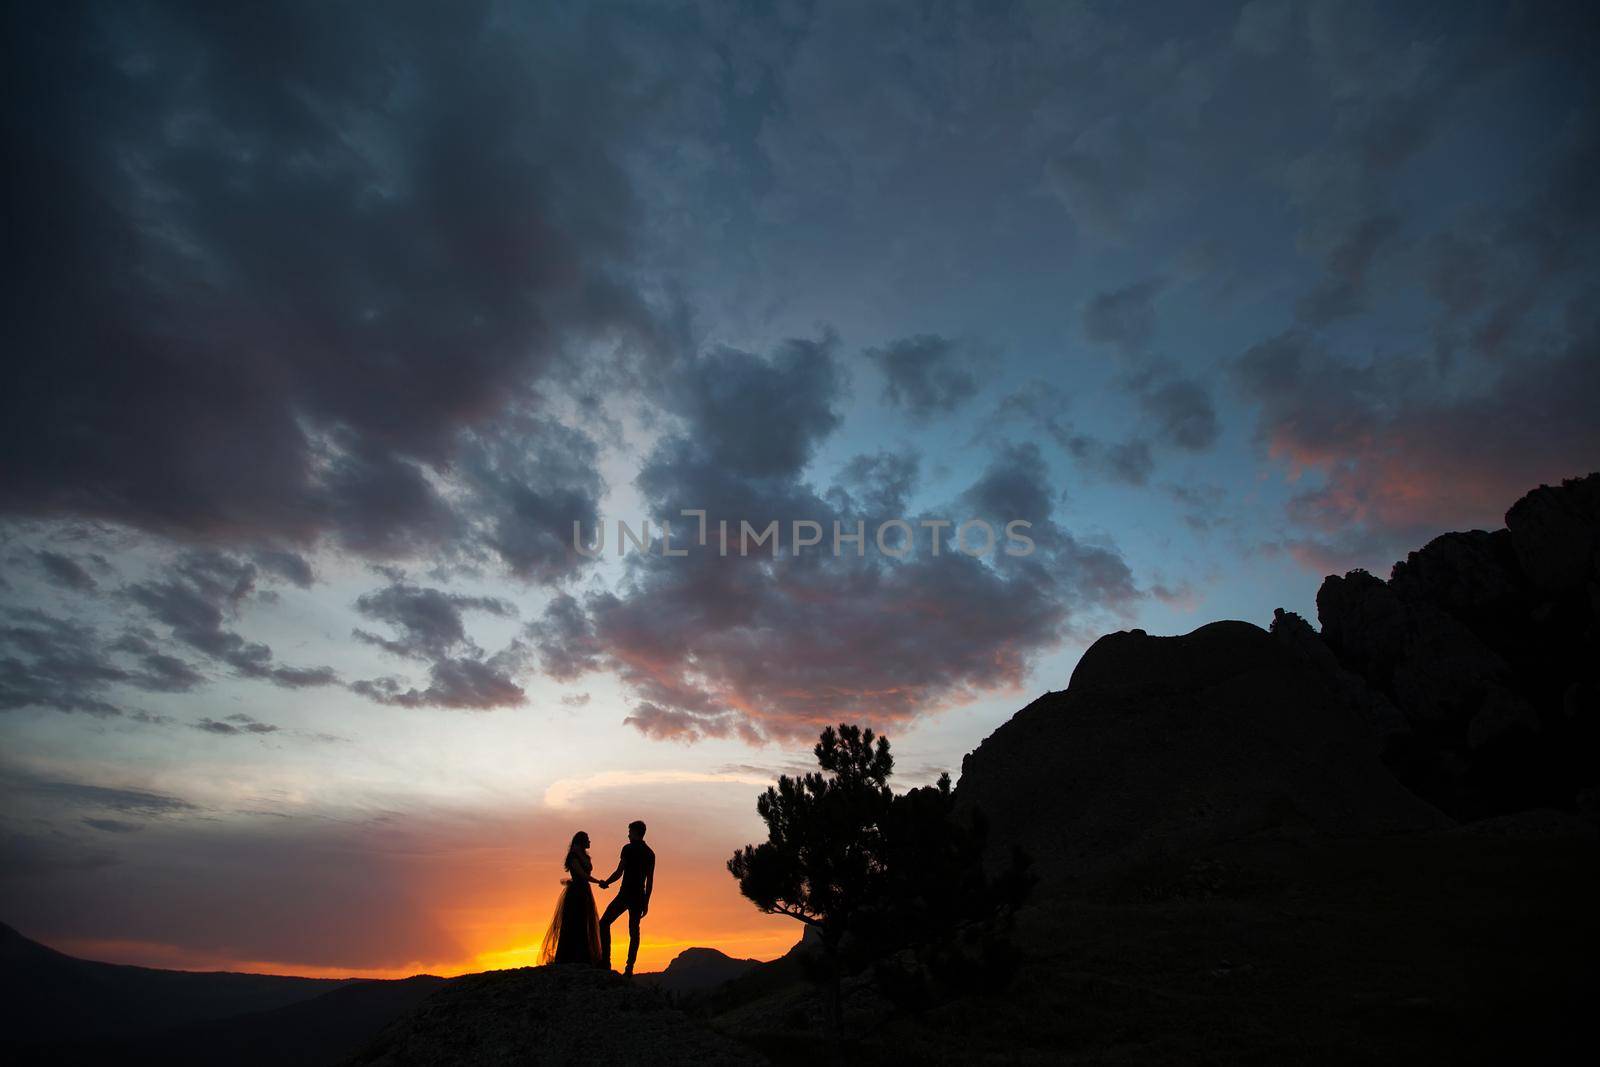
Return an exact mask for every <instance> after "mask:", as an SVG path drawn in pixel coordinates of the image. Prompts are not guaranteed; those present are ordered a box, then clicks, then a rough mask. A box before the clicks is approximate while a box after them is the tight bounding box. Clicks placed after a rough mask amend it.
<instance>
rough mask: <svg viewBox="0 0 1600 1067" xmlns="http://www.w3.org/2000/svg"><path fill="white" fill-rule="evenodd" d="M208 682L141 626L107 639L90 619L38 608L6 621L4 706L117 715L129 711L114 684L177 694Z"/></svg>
mask: <svg viewBox="0 0 1600 1067" xmlns="http://www.w3.org/2000/svg"><path fill="white" fill-rule="evenodd" d="M202 680H203V679H202V676H201V675H200V674H199V673H198V672H197V671H195V670H194V668H192V667H191V666H189V664H187V663H185V662H184V661H183V660H181V659H178V658H177V657H175V656H171V655H168V654H166V653H163V652H160V651H158V650H157V649H156V648H155V647H154V646H152V645H151V644H149V643H148V642H147V641H146V640H144V638H143V637H141V636H140V635H139V634H137V633H135V632H129V633H125V634H124V635H122V636H121V637H120V638H118V639H116V640H113V641H108V640H106V639H105V638H104V636H103V635H102V634H101V633H100V631H99V630H98V629H97V628H95V627H93V626H91V625H89V624H87V623H83V622H78V621H75V620H72V619H64V618H58V617H56V616H53V615H50V614H47V613H45V612H42V611H39V610H37V609H23V610H19V611H13V612H12V613H11V614H10V616H9V617H8V618H7V620H6V621H5V622H4V623H3V624H0V711H10V710H13V709H16V708H24V707H41V708H54V709H56V710H59V711H81V712H87V713H89V714H91V715H105V716H115V715H121V714H123V712H124V711H125V710H126V709H124V708H123V707H122V706H121V705H120V704H119V703H117V702H116V701H115V700H114V699H113V696H112V694H110V693H109V692H108V690H109V689H110V688H111V687H112V686H118V685H121V686H129V687H132V688H134V689H141V690H144V691H146V692H152V693H175V692H183V691H186V690H189V689H192V688H194V686H196V685H198V684H199V683H200V682H201V681H202Z"/></svg>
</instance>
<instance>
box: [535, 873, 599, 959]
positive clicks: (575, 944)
mask: <svg viewBox="0 0 1600 1067" xmlns="http://www.w3.org/2000/svg"><path fill="white" fill-rule="evenodd" d="M566 868H567V871H568V872H569V873H570V874H571V875H572V877H571V878H568V879H564V880H563V881H562V883H561V884H562V886H564V887H565V888H563V889H562V890H561V896H560V897H559V898H557V900H556V913H555V916H554V917H553V918H552V919H551V920H550V929H549V930H547V931H546V932H545V935H544V947H543V948H542V949H540V951H539V963H540V964H541V965H542V964H546V963H589V964H595V965H597V966H598V965H599V964H600V963H601V962H602V961H601V956H600V920H599V919H598V918H597V917H596V916H595V912H594V891H593V890H592V889H590V888H589V872H590V871H591V870H592V869H593V865H592V864H591V863H590V861H589V857H588V856H587V855H585V854H584V853H582V852H572V853H569V854H568V856H567V862H566Z"/></svg>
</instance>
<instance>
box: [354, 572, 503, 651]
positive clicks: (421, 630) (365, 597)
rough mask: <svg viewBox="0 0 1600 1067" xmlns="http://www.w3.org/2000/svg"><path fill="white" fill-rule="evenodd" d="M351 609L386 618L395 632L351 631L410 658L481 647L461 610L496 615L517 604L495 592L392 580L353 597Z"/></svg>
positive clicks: (371, 617) (384, 620)
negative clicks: (392, 634)
mask: <svg viewBox="0 0 1600 1067" xmlns="http://www.w3.org/2000/svg"><path fill="white" fill-rule="evenodd" d="M356 610H357V611H358V612H360V613H361V614H362V615H365V616H366V617H367V618H369V619H374V620H376V621H379V622H386V623H388V624H389V625H390V626H392V627H394V629H396V630H398V631H399V634H400V636H399V637H396V638H392V639H391V638H386V637H381V636H379V635H377V634H372V633H368V632H367V631H365V630H356V631H354V635H355V636H356V637H358V638H360V639H361V640H363V641H366V642H368V643H369V644H374V645H377V646H378V647H380V648H383V649H386V650H387V651H389V652H393V653H394V654H395V655H397V656H405V657H408V658H411V659H421V660H430V659H439V658H441V657H444V656H448V655H451V654H452V653H455V652H458V651H468V652H474V653H477V652H481V651H482V650H481V649H479V648H478V646H477V645H476V644H475V643H474V642H473V641H472V638H470V637H469V636H468V635H467V627H466V622H465V621H464V620H463V618H462V612H464V611H482V612H487V613H488V614H490V615H497V616H501V617H509V616H513V615H515V614H516V613H517V609H516V607H515V606H514V605H512V604H511V603H510V602H509V601H506V600H501V599H499V598H498V597H486V596H467V595H464V594H462V593H447V592H445V591H444V590H442V589H426V588H422V587H419V586H414V585H408V584H405V583H403V582H397V583H395V584H393V585H389V586H386V587H384V588H383V589H380V590H378V591H377V592H375V593H364V594H362V595H361V596H360V597H359V598H358V599H357V600H356Z"/></svg>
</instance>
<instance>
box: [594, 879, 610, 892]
mask: <svg viewBox="0 0 1600 1067" xmlns="http://www.w3.org/2000/svg"><path fill="white" fill-rule="evenodd" d="M596 882H597V884H598V885H599V886H600V888H601V889H610V888H611V882H610V881H609V880H607V879H605V878H598V879H596Z"/></svg>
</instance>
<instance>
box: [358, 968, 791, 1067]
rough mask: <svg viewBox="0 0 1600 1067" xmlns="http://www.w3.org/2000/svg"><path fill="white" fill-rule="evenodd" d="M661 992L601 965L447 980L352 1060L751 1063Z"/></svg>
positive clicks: (410, 1066)
mask: <svg viewBox="0 0 1600 1067" xmlns="http://www.w3.org/2000/svg"><path fill="white" fill-rule="evenodd" d="M760 1062H763V1061H762V1059H761V1057H760V1056H759V1055H758V1054H757V1053H755V1052H754V1050H752V1049H748V1048H746V1047H744V1046H742V1045H740V1044H738V1043H736V1042H734V1041H731V1040H729V1039H728V1038H725V1037H722V1036H721V1035H719V1034H716V1033H713V1032H712V1031H711V1030H710V1029H709V1028H707V1027H706V1026H705V1025H703V1024H702V1023H699V1022H697V1021H696V1020H694V1019H692V1018H690V1017H689V1016H688V1015H686V1014H685V1013H684V1012H682V1011H680V1010H678V1009H677V1008H675V1007H674V1006H673V1004H672V1000H671V998H670V997H669V996H668V995H667V994H666V993H664V992H662V991H661V990H657V989H651V988H649V987H647V986H645V985H641V984H639V983H636V982H633V981H630V980H628V979H626V978H623V977H622V976H621V975H618V974H615V973H613V972H611V971H607V970H604V969H601V968H597V967H586V966H582V965H578V964H556V965H553V966H549V967H522V968H519V969H517V970H509V971H487V972H485V973H483V974H470V975H465V976H463V977H461V978H454V979H451V980H450V982H449V983H447V984H446V985H445V986H444V987H443V988H442V989H440V990H439V991H438V992H437V993H435V994H433V996H431V997H429V998H428V999H427V1000H426V1001H424V1002H423V1003H422V1004H421V1005H419V1006H418V1007H417V1008H415V1009H414V1010H412V1011H411V1012H409V1013H407V1014H406V1015H403V1016H401V1017H400V1018H399V1019H397V1020H395V1022H393V1023H391V1024H390V1025H389V1026H388V1027H387V1028H386V1029H384V1030H383V1031H382V1032H381V1033H380V1034H379V1035H378V1036H377V1038H376V1039H375V1040H374V1041H373V1042H372V1044H371V1045H369V1046H368V1047H367V1049H366V1050H365V1051H364V1052H362V1053H361V1054H360V1055H358V1056H356V1057H355V1059H353V1060H352V1061H351V1063H352V1064H393V1065H399V1064H405V1065H407V1067H424V1065H429V1064H468V1063H471V1064H499V1063H504V1064H512V1063H515V1064H563V1065H564V1064H573V1063H661V1064H695V1065H707V1067H709V1065H714V1064H730V1065H732V1064H747V1063H760Z"/></svg>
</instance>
